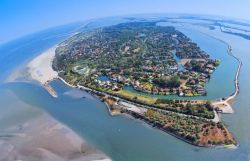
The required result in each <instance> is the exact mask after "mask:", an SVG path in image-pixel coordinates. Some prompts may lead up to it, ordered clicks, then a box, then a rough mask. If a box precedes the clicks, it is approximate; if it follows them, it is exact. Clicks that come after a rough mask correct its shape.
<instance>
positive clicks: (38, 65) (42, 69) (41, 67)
mask: <svg viewBox="0 0 250 161" xmlns="http://www.w3.org/2000/svg"><path fill="white" fill-rule="evenodd" d="M56 47H57V46H54V47H52V48H50V49H48V50H46V51H45V52H43V53H42V54H40V55H39V56H37V57H36V58H34V59H33V60H32V61H30V62H29V63H28V65H27V69H28V72H29V74H30V76H31V78H32V79H34V80H36V81H38V82H39V83H41V84H43V85H44V84H46V83H47V82H48V81H50V80H53V79H55V78H57V72H56V71H54V70H53V69H52V61H53V58H54V56H55V50H56Z"/></svg>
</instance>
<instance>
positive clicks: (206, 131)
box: [145, 109, 236, 146]
mask: <svg viewBox="0 0 250 161" xmlns="http://www.w3.org/2000/svg"><path fill="white" fill-rule="evenodd" d="M145 117H146V119H147V120H148V122H150V123H151V124H153V126H157V127H159V128H161V129H163V130H164V131H167V132H170V133H172V134H174V135H176V136H178V137H181V138H184V139H185V140H187V141H188V142H190V143H193V144H196V145H201V146H208V145H221V144H226V145H228V144H236V142H235V140H234V138H233V137H232V135H231V134H230V133H229V132H228V131H227V130H226V128H225V127H224V125H223V124H222V123H221V122H219V123H213V122H209V121H206V120H204V119H197V118H192V117H183V116H180V115H177V114H174V113H166V112H160V111H157V110H153V109H150V110H148V111H147V112H146V113H145Z"/></svg>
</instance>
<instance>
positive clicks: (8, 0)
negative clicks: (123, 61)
mask: <svg viewBox="0 0 250 161" xmlns="http://www.w3.org/2000/svg"><path fill="white" fill-rule="evenodd" d="M249 7H250V1H249V0H238V1H234V0H220V1H216V0H210V1H200V0H188V1H187V0H175V1H172V0H155V1H151V0H136V1H134V0H121V1H120V0H119V1H117V0H105V1H103V0H91V1H89V0H70V1H69V0H36V1H34V0H22V1H20V0H1V1H0V20H1V30H0V44H2V43H5V42H7V41H10V40H13V39H16V38H18V37H20V36H24V35H27V34H30V33H33V32H36V31H39V30H43V29H46V28H50V27H53V26H58V25H63V24H67V23H71V22H77V21H83V20H86V19H92V18H100V17H108V16H121V15H129V14H143V13H187V14H205V15H218V16H224V17H232V18H236V19H245V20H250V10H249Z"/></svg>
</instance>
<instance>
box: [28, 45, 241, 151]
mask: <svg viewBox="0 0 250 161" xmlns="http://www.w3.org/2000/svg"><path fill="white" fill-rule="evenodd" d="M227 45H228V54H229V55H231V56H233V54H232V53H231V46H230V45H229V44H227ZM55 49H56V48H55V47H54V48H53V51H52V52H44V53H43V54H41V55H40V56H38V57H36V58H35V59H34V60H32V61H31V62H30V63H29V65H28V67H29V70H28V71H29V73H30V75H31V77H32V79H35V80H37V81H38V82H39V83H40V84H41V85H43V86H44V87H45V89H46V90H47V91H48V92H49V93H50V94H51V95H52V96H53V97H57V94H55V92H54V90H53V88H51V87H50V86H49V82H50V81H52V80H54V79H59V80H60V81H62V82H63V83H64V84H66V85H67V86H69V87H72V88H80V89H83V90H85V91H88V92H89V91H92V92H93V93H95V92H94V91H93V89H90V88H87V87H84V86H79V85H71V84H70V83H68V82H67V81H65V80H64V79H63V78H61V77H60V76H58V73H57V72H56V71H54V70H53V68H52V61H53V58H54V56H55ZM48 51H49V50H48ZM229 51H230V52H229ZM230 53H231V54H230ZM42 55H43V56H42ZM233 57H235V56H233ZM235 58H237V57H235ZM42 59H46V61H47V62H48V63H45V64H41V63H40V64H39V63H35V62H42ZM237 60H238V59H237ZM238 61H240V60H238ZM30 64H31V65H30ZM32 64H33V65H32ZM34 64H35V65H34ZM240 68H241V63H240V64H239V66H238V69H237V72H236V76H235V77H236V78H235V87H237V88H236V90H235V92H234V94H233V95H230V96H229V98H230V99H229V100H231V99H233V98H234V97H235V96H236V95H237V94H238V88H239V86H238V76H239V72H240ZM42 72H45V74H41V73H42ZM55 73H56V74H55ZM47 75H49V76H48V77H47ZM91 94H92V93H91ZM231 96H232V97H231ZM114 98H118V99H120V98H119V97H114ZM227 101H228V100H226V102H224V101H223V102H222V101H219V102H213V105H219V104H220V105H221V104H222V105H225V103H226V106H227V107H228V108H229V110H228V111H229V113H232V112H231V111H232V107H231V105H230V104H229V103H228V102H227ZM131 103H132V105H134V104H135V106H137V104H136V103H134V102H131ZM105 104H106V106H107V108H108V111H109V113H110V114H111V115H112V116H113V114H112V110H111V109H110V107H109V105H108V104H107V103H105ZM220 108H221V107H220ZM132 112H133V111H132ZM216 114H217V112H216ZM181 115H182V114H181ZM219 119H220V118H219V116H217V119H216V120H219ZM160 130H161V129H160ZM162 131H164V132H166V130H162ZM167 133H169V134H171V133H170V132H167ZM171 135H172V134H171ZM176 138H179V139H180V136H177V137H176ZM181 140H185V138H181ZM185 142H188V143H189V141H185ZM191 144H192V145H196V146H199V145H197V144H194V143H191ZM205 147H209V146H205Z"/></svg>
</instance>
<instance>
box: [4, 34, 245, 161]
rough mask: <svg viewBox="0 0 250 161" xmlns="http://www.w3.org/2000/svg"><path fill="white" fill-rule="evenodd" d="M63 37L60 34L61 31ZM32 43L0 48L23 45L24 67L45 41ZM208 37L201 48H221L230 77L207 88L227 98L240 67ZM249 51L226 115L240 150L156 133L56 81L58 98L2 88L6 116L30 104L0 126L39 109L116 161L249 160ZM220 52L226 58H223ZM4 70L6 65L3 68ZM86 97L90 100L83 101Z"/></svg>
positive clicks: (240, 52)
mask: <svg viewBox="0 0 250 161" xmlns="http://www.w3.org/2000/svg"><path fill="white" fill-rule="evenodd" d="M53 33H54V31H47V32H46V33H45V35H54V34H53ZM62 33H63V31H62ZM191 33H192V34H193V33H194V32H193V31H187V33H186V34H191ZM58 34H59V35H60V33H58ZM190 36H191V35H190ZM193 36H194V37H192V38H193V40H194V41H198V40H200V36H201V35H200V34H199V33H197V35H196V34H194V35H193ZM42 38H43V36H41V35H40V37H39V35H36V39H37V40H41V39H42ZM33 39H34V37H28V38H26V40H25V41H27V42H29V46H24V47H22V46H20V45H19V44H21V43H22V41H21V40H19V42H16V43H12V44H9V45H8V48H7V47H5V48H3V47H1V49H0V51H2V52H4V53H8V52H9V49H13V48H15V47H16V45H19V47H18V48H16V50H15V53H16V54H17V55H18V54H21V53H27V55H25V58H22V55H19V57H20V60H19V61H18V62H20V63H21V62H22V61H25V60H26V59H28V58H29V57H33V56H35V55H36V54H37V53H38V52H39V51H38V52H37V50H38V49H39V46H40V45H41V44H40V43H42V42H37V41H33ZM55 39H56V38H55ZM55 39H54V38H52V37H51V39H47V41H46V44H47V45H45V47H44V48H46V47H49V46H52V45H54V44H55V43H57V42H58V41H60V40H59V39H56V41H55ZM205 39H206V41H205V42H206V43H204V44H200V45H201V46H202V45H204V46H203V47H202V48H204V50H207V52H209V53H210V50H211V51H214V50H215V49H216V51H217V52H211V53H210V54H211V55H212V54H215V55H214V56H216V58H218V56H225V58H223V57H221V58H223V59H221V58H219V59H221V60H222V63H223V64H221V66H220V67H221V69H220V68H218V70H217V71H216V72H220V71H219V70H225V69H227V72H226V71H224V72H226V73H223V72H221V73H218V74H217V73H214V75H215V76H214V77H213V78H212V79H215V77H216V78H218V79H220V80H218V81H219V82H220V81H221V83H220V84H219V85H217V83H216V82H217V81H216V82H213V80H211V81H210V82H209V83H211V85H210V84H209V85H208V89H209V90H210V88H211V90H212V91H211V92H214V94H215V95H216V96H221V95H228V94H230V93H231V92H232V91H233V88H234V87H233V84H232V82H231V81H232V80H233V79H234V78H233V75H234V70H233V69H234V68H235V66H237V64H235V62H234V60H233V59H232V60H231V57H227V54H226V53H225V52H226V46H224V45H223V44H217V43H219V42H218V41H214V40H211V38H208V37H206V36H205ZM203 40H204V39H203ZM232 43H233V42H232ZM234 45H235V46H239V45H240V43H239V42H235V44H234ZM211 46H212V48H211ZM222 46H224V47H222ZM29 47H31V49H32V48H33V49H37V50H36V52H35V53H33V52H32V51H30V48H29ZM249 49H250V46H246V47H245V48H243V49H242V48H239V49H237V56H239V57H241V58H242V59H244V61H243V68H242V71H241V75H240V94H239V95H238V97H237V98H236V100H235V102H234V103H233V107H234V109H235V114H233V115H224V116H223V121H224V122H225V123H226V124H227V125H230V126H228V128H229V129H230V130H231V131H232V132H233V133H234V135H235V137H236V139H237V140H238V141H239V143H240V147H239V148H237V149H223V148H222V149H220V148H198V147H194V146H192V145H189V144H186V143H184V142H182V141H180V140H178V139H176V138H174V137H172V136H170V135H168V134H165V133H163V132H161V131H159V130H157V129H153V128H151V127H149V126H148V125H146V124H144V123H143V122H141V121H139V120H135V119H132V118H129V117H126V116H115V117H111V116H110V115H109V114H108V112H107V108H106V106H105V105H104V104H103V103H102V102H101V101H99V100H98V99H96V98H94V97H92V96H90V95H89V94H88V93H85V92H83V91H79V90H73V91H72V89H71V88H70V87H67V86H66V85H64V84H62V83H61V82H60V81H53V82H52V83H51V84H52V86H53V87H54V88H55V90H56V91H57V92H58V94H59V97H58V98H57V99H55V98H53V97H51V96H50V95H49V94H48V93H47V91H46V90H44V89H43V88H42V87H41V86H39V85H37V84H35V83H21V82H15V83H5V84H2V85H0V111H1V113H2V114H5V113H7V112H6V111H7V108H9V109H11V110H13V111H16V112H19V110H17V109H24V108H23V107H22V106H25V104H26V105H28V106H29V107H25V110H22V112H20V113H19V115H14V114H13V115H9V117H10V118H8V119H2V120H1V118H2V115H1V114H0V128H2V127H4V125H6V124H11V123H10V122H8V121H11V120H16V121H20V120H22V119H24V118H26V117H29V116H31V115H35V114H37V113H39V109H42V110H46V111H47V112H48V113H49V114H51V115H52V116H53V117H54V118H56V119H58V120H59V121H61V122H63V123H64V124H66V125H68V126H69V127H70V128H72V129H73V130H74V131H75V132H77V133H78V134H79V135H80V136H82V137H83V138H85V139H87V140H88V141H89V142H90V143H91V144H93V145H94V146H95V147H97V148H99V149H100V150H102V151H103V152H104V153H106V154H107V155H108V156H110V157H111V158H112V159H113V160H114V161H189V160H192V161H211V160H214V161H221V160H226V161H247V160H250V158H249V154H250V137H249V133H250V124H249V122H250V117H249V115H250V106H249V105H250V101H249V94H250V93H249V90H250V84H249V83H248V82H250V77H249V73H250V63H249V61H248V60H250V54H249V51H250V50H249ZM218 53H219V54H220V53H223V54H221V55H219V54H218ZM14 58H15V57H14ZM1 59H2V60H3V59H4V58H3V57H1ZM21 59H22V60H21ZM2 60H1V62H2ZM8 60H9V59H8ZM223 60H224V61H223ZM224 62H225V63H224ZM223 66H224V67H223ZM2 67H5V66H4V65H2ZM13 68H14V65H13ZM1 69H2V68H1ZM5 69H8V67H5ZM216 74H217V76H216ZM4 75H6V74H4ZM3 77H4V76H2V78H3ZM230 80H231V81H230ZM230 82H231V83H230ZM215 87H220V88H215ZM74 93H77V94H74ZM217 93H218V94H217ZM83 96H85V97H84V98H83ZM211 97H213V96H211ZM17 99H18V100H19V101H22V102H23V103H25V104H24V105H22V106H20V102H18V101H16V100H17ZM11 101H12V103H11V104H9V103H8V102H11ZM36 109H38V110H36ZM17 116H19V117H20V118H18V117H17ZM5 118H6V117H5ZM14 123H15V122H14Z"/></svg>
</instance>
